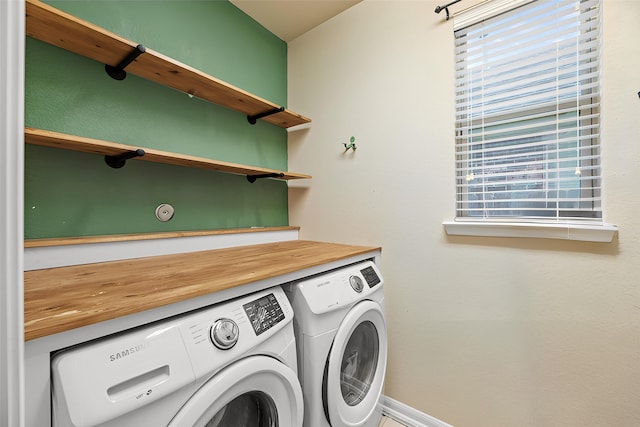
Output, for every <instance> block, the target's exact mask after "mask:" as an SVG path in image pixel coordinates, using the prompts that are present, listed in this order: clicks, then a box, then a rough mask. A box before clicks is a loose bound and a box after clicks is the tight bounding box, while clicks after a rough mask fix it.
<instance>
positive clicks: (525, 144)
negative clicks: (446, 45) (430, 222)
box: [447, 0, 603, 234]
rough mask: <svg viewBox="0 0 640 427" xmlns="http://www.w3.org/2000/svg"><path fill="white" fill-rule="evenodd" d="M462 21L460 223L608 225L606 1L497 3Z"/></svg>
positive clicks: (458, 34)
mask: <svg viewBox="0 0 640 427" xmlns="http://www.w3.org/2000/svg"><path fill="white" fill-rule="evenodd" d="M514 4H516V5H518V7H516V8H515V9H513V8H512V9H509V10H505V9H506V8H507V7H512V6H513V5H514ZM454 26H455V43H456V45H455V59H456V76H455V77H456V78H455V82H456V100H455V105H456V143H455V145H456V192H457V200H456V220H458V221H481V222H485V223H486V222H507V223H509V222H517V223H526V222H530V223H543V224H547V223H557V222H562V223H567V222H571V223H578V224H592V225H603V217H602V188H601V177H602V169H601V162H600V133H599V132H600V78H599V62H600V5H599V1H598V0H537V1H525V0H516V1H514V0H511V1H505V0H494V1H491V2H485V3H482V4H481V5H480V6H479V7H478V8H472V9H469V11H468V12H465V13H464V15H463V16H462V17H461V18H458V17H456V21H455V24H454ZM447 231H449V230H447ZM463 234H464V233H463Z"/></svg>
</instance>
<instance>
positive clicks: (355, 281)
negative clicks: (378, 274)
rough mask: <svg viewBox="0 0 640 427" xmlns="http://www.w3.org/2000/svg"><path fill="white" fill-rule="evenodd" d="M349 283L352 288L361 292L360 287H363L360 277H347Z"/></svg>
mask: <svg viewBox="0 0 640 427" xmlns="http://www.w3.org/2000/svg"><path fill="white" fill-rule="evenodd" d="M343 283H344V282H343ZM349 284H350V285H351V287H352V288H353V290H354V291H356V292H358V293H360V292H362V289H364V283H362V279H361V278H360V277H358V276H351V277H349Z"/></svg>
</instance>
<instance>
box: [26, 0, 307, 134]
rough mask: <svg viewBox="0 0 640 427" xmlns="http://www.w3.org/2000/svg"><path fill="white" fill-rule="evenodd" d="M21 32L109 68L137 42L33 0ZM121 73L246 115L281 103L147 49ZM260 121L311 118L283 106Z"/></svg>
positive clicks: (289, 121)
mask: <svg viewBox="0 0 640 427" xmlns="http://www.w3.org/2000/svg"><path fill="white" fill-rule="evenodd" d="M26 33H27V35H28V36H30V37H33V38H36V39H38V40H42V41H44V42H46V43H49V44H52V45H54V46H57V47H60V48H62V49H65V50H68V51H71V52H74V53H77V54H78V55H82V56H85V57H87V58H91V59H93V60H95V61H98V62H101V63H103V64H106V65H110V66H112V67H116V66H118V64H120V63H121V61H122V59H123V58H126V57H127V56H128V55H130V53H131V52H132V51H134V50H135V49H136V47H137V46H138V45H137V43H134V42H132V41H130V40H127V39H125V38H123V37H120V36H119V35H117V34H115V33H112V32H110V31H107V30H105V29H103V28H100V27H98V26H96V25H93V24H91V23H90V22H87V21H84V20H82V19H79V18H77V17H75V16H73V15H70V14H68V13H66V12H63V11H61V10H59V9H56V8H54V7H52V6H50V5H48V4H46V3H42V2H41V1H38V0H27V1H26ZM126 72H127V73H131V74H135V75H137V76H139V77H142V78H144V79H147V80H151V81H153V82H156V83H159V84H161V85H164V86H168V87H171V88H173V89H176V90H179V91H181V92H184V93H186V94H189V95H193V96H195V97H198V98H201V99H204V100H206V101H209V102H212V103H214V104H218V105H221V106H223V107H226V108H230V109H232V110H236V111H239V112H241V113H244V114H246V115H247V116H248V117H250V116H259V117H260V115H261V114H263V113H265V112H268V111H273V110H277V109H279V108H281V107H280V106H279V105H277V104H274V103H272V102H270V101H267V100H265V99H262V98H260V97H258V96H256V95H253V94H251V93H249V92H246V91H244V90H242V89H240V88H237V87H235V86H233V85H230V84H228V83H226V82H224V81H222V80H219V79H217V78H215V77H212V76H210V75H207V74H206V73H204V72H202V71H199V70H197V69H195V68H192V67H190V66H188V65H185V64H183V63H181V62H179V61H176V60H174V59H172V58H169V57H167V56H164V55H162V54H161V53H158V52H155V51H153V50H151V49H148V48H146V49H145V52H144V53H142V54H141V55H140V56H138V57H137V58H136V59H135V60H134V61H133V62H131V63H130V64H129V65H128V66H127V67H126ZM260 120H263V121H265V122H268V123H271V124H273V125H276V126H279V127H282V128H289V127H292V126H297V125H301V124H304V123H309V122H311V119H309V118H307V117H304V116H302V115H300V114H297V113H294V112H293V111H290V110H287V109H283V111H280V112H277V113H274V114H271V115H267V116H265V117H260Z"/></svg>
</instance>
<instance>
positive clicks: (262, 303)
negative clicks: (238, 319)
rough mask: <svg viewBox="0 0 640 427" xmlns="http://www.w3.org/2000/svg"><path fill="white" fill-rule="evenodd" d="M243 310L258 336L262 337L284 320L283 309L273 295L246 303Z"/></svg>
mask: <svg viewBox="0 0 640 427" xmlns="http://www.w3.org/2000/svg"><path fill="white" fill-rule="evenodd" d="M242 308H244V312H245V313H247V317H249V321H250V322H251V326H252V327H253V331H254V332H255V333H256V335H260V334H261V333H263V332H264V331H266V330H268V329H270V328H271V327H272V326H274V325H277V324H278V322H280V321H281V320H282V319H284V313H283V312H282V307H280V304H279V303H278V300H277V299H276V297H275V295H273V294H269V295H265V296H263V297H262V298H259V299H257V300H254V301H251V302H249V303H246V304H244V305H243V306H242Z"/></svg>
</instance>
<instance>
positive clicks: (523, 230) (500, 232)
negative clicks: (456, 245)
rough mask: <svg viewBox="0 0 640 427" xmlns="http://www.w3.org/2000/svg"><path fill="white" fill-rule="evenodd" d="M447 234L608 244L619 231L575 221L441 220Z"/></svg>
mask: <svg viewBox="0 0 640 427" xmlns="http://www.w3.org/2000/svg"><path fill="white" fill-rule="evenodd" d="M442 225H443V226H444V229H445V231H446V233H447V234H448V235H450V236H479V237H525V238H527V237H528V238H545V239H560V240H575V241H584V242H599V243H610V242H612V241H613V237H614V236H615V234H616V233H617V232H618V226H617V225H613V224H608V223H603V224H591V223H589V224H575V223H569V222H557V223H529V222H480V221H460V220H458V221H443V222H442Z"/></svg>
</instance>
